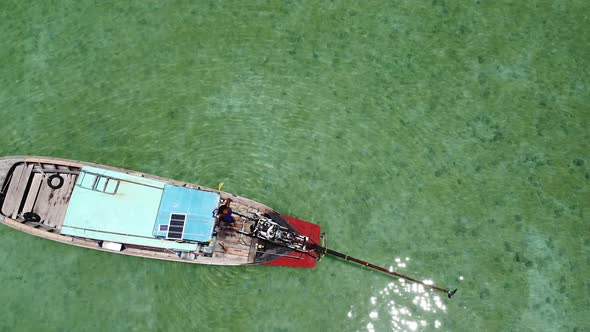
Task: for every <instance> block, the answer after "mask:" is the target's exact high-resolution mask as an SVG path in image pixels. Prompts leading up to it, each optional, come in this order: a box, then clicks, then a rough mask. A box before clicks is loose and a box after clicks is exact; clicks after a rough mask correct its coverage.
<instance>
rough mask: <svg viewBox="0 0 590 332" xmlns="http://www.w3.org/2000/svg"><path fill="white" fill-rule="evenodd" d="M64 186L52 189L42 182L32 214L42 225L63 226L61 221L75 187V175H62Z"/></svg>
mask: <svg viewBox="0 0 590 332" xmlns="http://www.w3.org/2000/svg"><path fill="white" fill-rule="evenodd" d="M62 177H63V178H64V184H63V185H62V186H61V188H59V189H52V188H51V187H49V186H48V185H47V181H43V182H42V185H41V188H40V190H39V195H38V196H37V202H36V204H35V206H34V207H33V212H35V213H37V214H38V215H39V216H40V217H41V220H43V223H44V224H47V225H49V226H52V227H58V226H61V225H62V224H63V219H64V216H65V213H66V210H67V206H68V203H69V201H70V197H71V192H72V190H73V188H74V186H75V185H76V179H77V176H76V175H75V174H64V175H62Z"/></svg>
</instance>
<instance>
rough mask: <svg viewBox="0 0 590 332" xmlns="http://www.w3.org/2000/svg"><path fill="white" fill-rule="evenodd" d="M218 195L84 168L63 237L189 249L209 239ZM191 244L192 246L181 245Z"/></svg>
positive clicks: (78, 181)
mask: <svg viewBox="0 0 590 332" xmlns="http://www.w3.org/2000/svg"><path fill="white" fill-rule="evenodd" d="M218 204H219V194H217V193H214V192H207V191H202V190H198V189H192V188H185V187H178V186H174V185H170V184H166V183H164V182H162V181H157V180H152V179H146V178H144V177H141V176H135V175H130V174H126V173H121V172H116V171H111V170H105V169H101V168H96V167H90V166H84V167H83V168H82V170H81V172H80V176H79V177H78V180H77V182H76V186H75V187H74V190H73V192H72V196H71V198H70V203H69V205H68V208H67V211H66V215H65V220H64V224H63V226H62V230H61V233H62V234H67V235H71V236H78V237H86V238H92V239H97V240H104V241H111V242H119V243H128V244H134V245H141V246H149V247H156V248H163V249H171V250H179V251H193V250H196V248H197V244H196V243H195V242H206V241H209V240H210V239H211V236H212V233H213V227H214V223H215V218H214V217H213V215H212V211H213V210H214V209H215V208H216V207H217V206H218ZM180 241H191V242H180Z"/></svg>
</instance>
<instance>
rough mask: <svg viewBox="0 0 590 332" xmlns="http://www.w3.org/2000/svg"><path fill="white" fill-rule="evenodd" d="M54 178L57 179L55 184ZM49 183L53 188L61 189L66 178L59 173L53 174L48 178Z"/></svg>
mask: <svg viewBox="0 0 590 332" xmlns="http://www.w3.org/2000/svg"><path fill="white" fill-rule="evenodd" d="M53 179H57V184H53ZM47 185H48V186H49V188H51V189H59V188H61V186H63V185H64V178H63V177H62V176H61V175H59V174H52V175H51V176H49V177H48V178H47Z"/></svg>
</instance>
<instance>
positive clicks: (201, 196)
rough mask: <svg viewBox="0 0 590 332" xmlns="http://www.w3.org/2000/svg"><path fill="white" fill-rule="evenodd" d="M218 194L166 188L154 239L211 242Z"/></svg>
mask: <svg viewBox="0 0 590 332" xmlns="http://www.w3.org/2000/svg"><path fill="white" fill-rule="evenodd" d="M218 205H219V194H218V193H214V192H208V191H202V190H197V189H190V188H185V187H178V186H173V185H168V184H167V185H166V186H165V187H164V192H163V194H162V200H161V201H160V208H159V210H158V216H157V218H156V224H155V225H154V236H157V237H165V238H169V239H182V240H186V241H197V242H207V241H209V240H211V236H212V234H213V227H214V226H215V225H214V224H215V217H214V216H213V210H214V209H216V208H217V206H218Z"/></svg>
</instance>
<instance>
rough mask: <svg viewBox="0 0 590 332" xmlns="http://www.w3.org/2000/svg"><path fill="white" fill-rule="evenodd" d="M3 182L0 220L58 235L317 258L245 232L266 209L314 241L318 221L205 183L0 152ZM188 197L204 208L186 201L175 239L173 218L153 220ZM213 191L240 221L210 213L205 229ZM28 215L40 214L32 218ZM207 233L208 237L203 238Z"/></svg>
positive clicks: (190, 254) (161, 247)
mask: <svg viewBox="0 0 590 332" xmlns="http://www.w3.org/2000/svg"><path fill="white" fill-rule="evenodd" d="M93 181H94V182H93ZM0 185H2V187H0V188H1V196H0V223H2V224H4V225H7V226H9V227H12V228H14V229H17V230H20V231H22V232H25V233H29V234H32V235H35V236H39V237H42V238H45V239H50V240H54V241H57V242H62V243H66V244H70V245H75V246H79V247H84V248H89V249H94V250H100V251H107V252H112V253H118V254H123V255H129V256H138V257H145V258H153V259H161V260H169V261H177V262H185V263H195V264H211V265H252V264H264V265H282V266H294V267H314V266H315V264H316V261H317V260H316V257H315V256H314V255H313V254H310V253H305V252H299V251H296V250H292V249H290V248H285V247H281V246H277V245H274V244H272V243H267V242H265V241H262V240H261V239H256V238H251V237H249V236H247V235H245V234H246V233H247V232H246V230H247V229H248V227H251V225H252V223H253V222H252V221H251V220H253V219H252V218H257V216H260V215H265V216H272V218H273V220H275V221H276V222H278V223H279V224H281V225H282V226H283V227H288V228H289V229H291V230H293V231H294V232H296V233H298V234H301V235H303V236H305V237H308V238H309V240H310V241H311V242H313V243H319V241H320V227H319V226H318V225H316V224H313V223H310V222H307V221H304V220H299V219H296V218H293V217H290V216H286V215H280V214H278V213H277V212H276V211H274V210H273V209H271V208H270V207H268V206H266V205H264V204H261V203H258V202H256V201H253V200H250V199H247V198H244V197H240V196H237V195H233V194H230V193H226V192H223V191H218V190H214V189H211V188H207V187H203V186H198V185H194V184H190V183H186V182H182V181H176V180H171V179H166V178H162V177H158V176H154V175H149V174H145V173H140V172H134V171H130V170H126V169H121V168H116V167H111V166H106V165H98V164H94V163H87V162H81V161H73V160H65V159H58V158H47V157H32V156H16V157H4V158H0ZM187 195H188V196H187ZM160 197H161V198H160ZM166 197H169V199H166ZM187 197H189V198H190V199H191V200H194V199H195V197H196V199H201V198H203V199H204V200H203V199H202V201H198V202H197V203H199V204H200V205H203V208H201V209H200V210H199V211H196V212H195V206H196V205H199V204H196V205H195V204H192V206H191V205H190V204H188V205H187V204H185V209H188V210H190V211H184V212H186V213H184V214H183V213H181V214H183V215H184V218H186V222H185V225H184V226H182V227H183V231H182V236H183V238H179V239H176V240H173V238H172V235H171V234H172V231H171V229H172V228H173V227H174V226H172V225H173V223H174V221H173V220H172V219H170V222H169V224H167V225H164V224H162V223H160V224H161V225H160V228H159V229H158V227H157V226H158V225H157V222H158V221H157V220H162V218H167V217H168V215H167V214H170V213H168V212H169V211H168V210H166V211H164V210H165V208H169V207H170V206H174V207H177V206H178V205H179V204H180V205H182V204H183V203H182V202H184V201H186V199H187ZM217 198H218V200H219V202H222V201H226V200H227V199H228V198H231V200H232V208H233V209H234V210H236V212H237V214H238V215H239V216H236V219H238V221H237V222H236V224H237V225H238V227H231V225H224V223H223V222H219V221H218V220H215V225H214V228H213V232H212V233H208V231H210V230H211V228H207V227H211V218H212V217H214V216H213V214H212V215H211V217H209V216H207V215H205V212H203V211H209V210H207V206H206V204H205V203H207V202H209V203H210V204H209V206H210V205H211V204H213V203H212V202H215V199H217ZM84 199H86V201H84ZM89 199H90V200H89ZM88 202H92V203H91V204H88ZM191 202H192V201H191ZM100 204H103V206H100ZM87 210H88V211H90V212H88V213H87ZM211 212H212V211H211ZM175 213H176V212H174V211H172V214H171V216H170V218H173V216H175V215H178V213H176V214H175ZM191 213H192V214H191ZM207 213H210V212H207ZM31 215H33V216H34V217H35V218H36V217H37V216H38V218H39V220H35V218H32V219H31ZM191 216H193V217H194V218H193V219H194V220H191V218H192V217H191ZM153 218H155V219H156V220H152V219H153ZM111 219H117V220H116V221H115V222H113V221H112V220H111ZM213 219H215V218H213ZM127 223H128V224H129V225H127ZM154 223H156V224H155V226H156V227H154ZM188 225H193V226H194V229H195V231H193V232H192V233H191V232H189V230H188V229H189V226H188ZM103 226H104V228H103ZM109 227H110V228H109ZM239 227H241V228H239ZM164 228H170V230H169V231H168V233H167V234H168V235H165V231H162V229H164ZM139 229H141V231H139ZM152 230H153V232H152ZM203 230H204V231H203ZM148 232H149V234H148ZM158 232H160V233H158ZM163 232H164V233H163ZM190 236H193V237H192V238H191V237H190ZM209 236H211V239H210V240H208V241H207V240H206V239H207V238H208V237H209ZM113 239H114V240H113ZM126 241H127V242H126ZM118 246H120V247H118ZM118 249H119V250H118Z"/></svg>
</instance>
